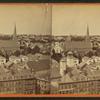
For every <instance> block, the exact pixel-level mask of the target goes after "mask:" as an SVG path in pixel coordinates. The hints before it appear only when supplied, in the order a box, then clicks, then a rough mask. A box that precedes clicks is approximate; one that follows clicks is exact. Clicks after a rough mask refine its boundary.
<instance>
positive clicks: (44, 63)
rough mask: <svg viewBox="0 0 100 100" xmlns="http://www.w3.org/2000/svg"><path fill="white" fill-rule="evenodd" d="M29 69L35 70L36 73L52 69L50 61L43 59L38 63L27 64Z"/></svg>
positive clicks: (30, 62)
mask: <svg viewBox="0 0 100 100" xmlns="http://www.w3.org/2000/svg"><path fill="white" fill-rule="evenodd" d="M27 65H28V66H29V68H32V69H34V71H42V70H48V69H50V60H47V59H43V60H38V61H29V62H27Z"/></svg>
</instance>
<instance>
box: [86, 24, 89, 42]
mask: <svg viewBox="0 0 100 100" xmlns="http://www.w3.org/2000/svg"><path fill="white" fill-rule="evenodd" d="M86 41H89V26H88V25H87V33H86Z"/></svg>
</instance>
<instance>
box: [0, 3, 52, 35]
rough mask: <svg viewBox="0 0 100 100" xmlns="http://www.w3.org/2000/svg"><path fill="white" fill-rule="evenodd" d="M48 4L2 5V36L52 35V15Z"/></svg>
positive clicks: (0, 31)
mask: <svg viewBox="0 0 100 100" xmlns="http://www.w3.org/2000/svg"><path fill="white" fill-rule="evenodd" d="M46 6H47V4H45V5H44V4H19V5H17V4H0V34H13V32H14V27H15V24H16V30H17V34H50V33H51V32H50V31H51V20H50V19H51V16H50V15H51V14H50V7H48V8H47V9H46Z"/></svg>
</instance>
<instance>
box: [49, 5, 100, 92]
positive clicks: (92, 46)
mask: <svg viewBox="0 0 100 100" xmlns="http://www.w3.org/2000/svg"><path fill="white" fill-rule="evenodd" d="M99 26H100V6H99V5H95V4H94V5H92V4H91V5H85V4H82V5H79V4H62V5H59V4H58V5H56V4H53V5H52V49H51V75H50V80H51V94H100V35H99V34H100V28H99Z"/></svg>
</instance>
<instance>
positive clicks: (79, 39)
mask: <svg viewBox="0 0 100 100" xmlns="http://www.w3.org/2000/svg"><path fill="white" fill-rule="evenodd" d="M71 40H72V41H84V40H85V37H83V36H77V37H74V36H71Z"/></svg>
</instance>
